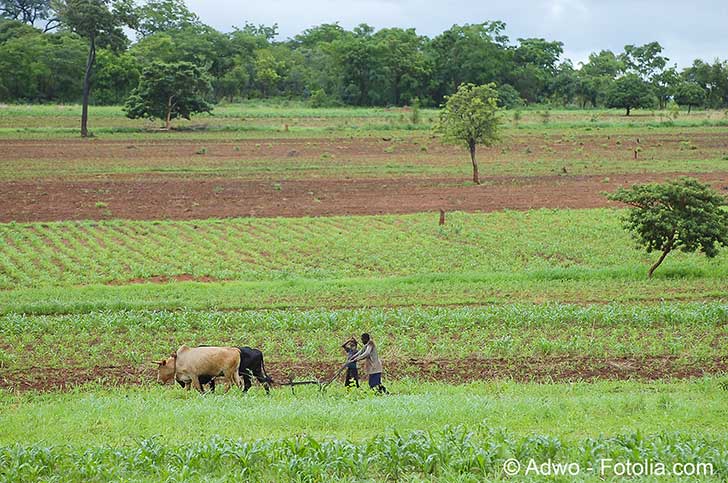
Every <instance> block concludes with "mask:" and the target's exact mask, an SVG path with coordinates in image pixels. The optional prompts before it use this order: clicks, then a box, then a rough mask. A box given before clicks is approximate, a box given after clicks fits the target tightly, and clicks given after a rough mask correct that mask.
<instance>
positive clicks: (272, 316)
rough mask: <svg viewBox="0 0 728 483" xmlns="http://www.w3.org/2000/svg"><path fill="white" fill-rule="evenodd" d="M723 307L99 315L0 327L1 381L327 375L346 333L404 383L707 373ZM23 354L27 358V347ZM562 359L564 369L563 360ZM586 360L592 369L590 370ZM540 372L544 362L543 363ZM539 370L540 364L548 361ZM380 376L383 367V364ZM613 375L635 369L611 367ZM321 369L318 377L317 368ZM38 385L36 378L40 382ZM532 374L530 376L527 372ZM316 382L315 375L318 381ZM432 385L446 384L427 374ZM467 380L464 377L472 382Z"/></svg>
mask: <svg viewBox="0 0 728 483" xmlns="http://www.w3.org/2000/svg"><path fill="white" fill-rule="evenodd" d="M727 324H728V305H726V303H724V302H723V303H691V304H659V305H647V306H639V305H637V306H633V305H618V304H610V305H591V306H578V305H563V304H543V305H525V304H524V305H504V306H488V307H461V308H452V307H439V308H438V307H431V308H399V309H354V310H325V309H318V310H310V311H298V310H271V311H244V312H229V311H224V312H220V311H190V310H181V311H172V312H168V311H109V312H91V313H87V314H82V315H67V316H28V315H7V316H3V317H0V337H1V338H2V340H3V344H4V348H3V349H2V350H3V353H4V354H5V358H6V360H5V361H4V363H3V366H4V368H5V370H6V371H9V372H8V373H7V374H6V379H7V380H8V381H10V382H12V381H14V380H16V379H17V378H21V379H22V378H23V377H24V376H23V373H24V368H28V367H41V368H43V367H53V368H55V369H56V370H78V369H83V368H94V367H105V366H109V365H116V366H119V367H131V368H132V369H131V370H132V371H134V372H135V373H139V374H141V371H142V370H143V369H144V368H145V367H146V364H147V363H148V361H151V360H155V359H158V358H159V357H161V356H163V355H165V354H167V353H168V352H169V351H171V350H173V349H176V348H177V347H178V346H180V345H181V344H188V345H195V344H211V345H235V346H239V345H248V346H252V347H258V348H260V349H262V350H263V352H264V353H265V354H266V361H267V363H268V367H269V369H271V370H273V371H274V372H276V373H277V374H280V373H284V372H285V371H286V370H287V368H286V366H287V365H288V364H290V363H291V362H296V361H298V362H300V361H303V362H309V363H315V364H319V365H320V364H323V365H328V366H329V367H331V368H334V367H336V365H337V363H338V362H340V360H341V357H342V355H341V351H340V345H341V343H342V341H344V340H345V339H347V338H348V337H350V336H352V335H358V334H361V333H362V332H370V333H372V334H375V335H376V340H377V342H378V344H379V348H380V352H381V354H382V357H384V359H385V360H386V361H388V362H389V363H391V364H392V365H394V364H396V365H397V367H398V372H399V374H398V375H400V376H401V375H406V374H407V373H408V363H407V361H408V360H409V359H410V358H416V359H419V360H424V361H427V360H433V359H434V360H443V361H444V362H445V363H452V364H456V365H460V366H468V365H472V364H474V363H475V362H474V361H469V360H468V358H477V359H485V360H496V359H499V362H498V364H506V365H507V364H508V363H511V364H513V365H514V368H513V371H510V372H509V369H508V367H507V366H505V365H504V366H503V367H501V371H500V376H501V377H508V375H509V374H510V375H511V376H512V377H513V376H517V377H523V376H524V375H525V376H526V377H527V374H523V371H522V370H519V368H523V367H525V366H527V364H528V363H529V361H532V362H535V361H538V360H540V359H546V360H549V359H550V358H553V360H557V359H558V358H559V357H561V358H563V365H564V369H566V365H567V364H570V363H582V362H583V361H586V363H587V364H588V365H589V366H590V367H591V366H599V365H600V364H604V363H605V361H607V360H609V359H610V358H611V359H618V358H630V359H632V360H634V361H636V363H639V361H640V360H642V361H643V364H647V363H648V361H647V359H648V358H652V359H659V360H661V358H662V359H665V360H664V361H662V362H664V364H667V365H669V366H670V370H673V371H678V370H680V371H683V370H688V373H692V372H694V371H695V369H696V368H698V369H700V368H702V370H704V371H711V370H713V367H714V365H715V364H714V361H716V360H720V359H721V358H722V357H724V356H725V352H726V349H725V347H724V344H723V341H724V340H725V339H726V338H728V332H727V329H726V326H727ZM31 347H32V350H29V349H28V348H31ZM569 360H571V361H572V362H568V361H569ZM589 361H592V362H589ZM546 362H547V361H546ZM546 362H544V363H546ZM390 369H392V367H391V366H390ZM612 369H613V373H614V375H615V376H619V375H620V374H624V373H623V371H625V370H627V371H630V370H631V371H632V373H634V374H637V373H639V371H636V372H635V368H634V367H627V368H621V369H620V367H619V366H615V367H612ZM317 370H323V369H320V368H319V369H317ZM37 375H38V376H41V377H42V376H43V374H42V373H38V374H37ZM531 375H532V376H535V375H536V374H535V373H533V372H532V373H531ZM319 376H321V374H319ZM433 376H434V377H438V378H443V377H446V378H447V377H452V376H450V375H448V374H439V375H438V371H434V372H433ZM471 377H472V376H471Z"/></svg>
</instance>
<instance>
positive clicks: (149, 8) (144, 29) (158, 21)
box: [135, 0, 200, 37]
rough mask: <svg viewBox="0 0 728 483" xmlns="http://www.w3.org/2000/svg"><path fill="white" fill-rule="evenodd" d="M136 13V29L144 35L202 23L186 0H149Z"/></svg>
mask: <svg viewBox="0 0 728 483" xmlns="http://www.w3.org/2000/svg"><path fill="white" fill-rule="evenodd" d="M136 15H137V18H138V21H137V24H136V28H135V30H136V31H137V33H138V34H139V35H141V36H142V37H147V36H149V35H152V34H156V33H159V32H168V31H170V30H179V29H181V28H184V27H188V26H193V25H199V24H200V19H199V17H198V16H197V15H195V14H194V13H192V12H190V11H189V9H188V8H187V5H185V2H184V0H147V2H146V3H145V4H144V5H142V6H140V7H138V8H137V11H136Z"/></svg>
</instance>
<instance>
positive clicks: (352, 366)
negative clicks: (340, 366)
mask: <svg viewBox="0 0 728 483" xmlns="http://www.w3.org/2000/svg"><path fill="white" fill-rule="evenodd" d="M341 347H342V349H344V352H346V360H347V361H351V359H353V358H354V356H355V355H356V353H357V352H358V350H357V342H356V338H354V337H352V338H351V339H349V340H347V341H346V342H344V344H343V345H342V346H341ZM352 381H353V382H354V383H355V384H356V387H359V370H358V369H357V368H356V362H355V361H351V362H348V363H347V364H346V382H344V386H345V387H349V386H351V383H352Z"/></svg>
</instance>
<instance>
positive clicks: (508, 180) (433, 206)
mask: <svg viewBox="0 0 728 483" xmlns="http://www.w3.org/2000/svg"><path fill="white" fill-rule="evenodd" d="M684 174H685V175H690V176H693V177H695V178H698V179H700V180H702V181H704V182H707V183H710V184H711V185H713V186H714V187H715V188H717V189H720V190H725V189H726V187H727V186H728V171H726V172H715V173H707V174H689V173H684ZM678 175H680V174H669V175H666V174H633V175H612V176H610V177H609V178H608V181H605V177H604V176H525V177H487V178H483V180H482V181H483V184H482V185H480V186H476V185H474V184H470V183H465V182H464V181H463V180H462V179H454V178H398V179H355V180H353V179H322V180H291V181H285V182H283V183H280V184H277V185H276V184H273V183H270V182H266V181H250V180H236V179H184V178H167V179H165V178H150V179H147V180H143V181H142V180H113V181H112V180H105V181H12V182H4V183H0V200H2V201H1V202H0V222H10V221H18V222H28V221H62V220H82V219H104V218H124V219H132V220H155V219H173V220H189V219H203V218H226V217H248V216H251V217H276V216H284V217H300V216H329V215H377V214H405V213H419V212H424V211H437V210H439V209H444V210H445V211H454V210H457V211H471V212H472V211H483V212H489V211H497V210H503V209H514V210H528V209H537V208H597V207H603V206H608V205H609V201H608V200H607V199H606V197H605V196H604V192H607V191H613V190H614V189H616V188H617V187H620V186H628V185H631V184H635V183H644V182H651V181H660V180H664V179H669V178H674V177H675V176H678ZM98 193H103V199H104V209H100V208H99V205H98V204H97V200H98V198H99V195H98Z"/></svg>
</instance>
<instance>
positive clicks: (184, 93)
mask: <svg viewBox="0 0 728 483" xmlns="http://www.w3.org/2000/svg"><path fill="white" fill-rule="evenodd" d="M211 94H212V85H211V79H210V76H209V75H208V74H207V73H206V72H205V71H204V70H203V69H201V68H199V67H197V66H196V65H194V64H192V63H190V62H176V63H173V64H166V63H163V62H152V63H151V64H150V65H149V66H147V67H146V68H145V69H144V71H143V72H142V75H141V78H140V79H139V87H137V88H136V89H134V91H132V93H131V95H130V96H129V99H127V101H126V105H125V106H124V110H125V111H126V115H127V117H129V118H131V119H137V118H149V119H164V122H165V127H166V129H169V128H170V124H171V121H172V119H177V118H180V117H181V118H184V119H190V117H191V116H192V114H195V113H199V112H210V111H211V110H212V104H210V102H209V101H208V99H209V97H210V96H211Z"/></svg>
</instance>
